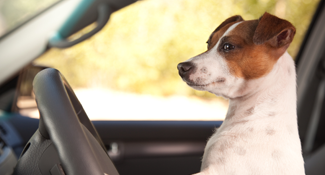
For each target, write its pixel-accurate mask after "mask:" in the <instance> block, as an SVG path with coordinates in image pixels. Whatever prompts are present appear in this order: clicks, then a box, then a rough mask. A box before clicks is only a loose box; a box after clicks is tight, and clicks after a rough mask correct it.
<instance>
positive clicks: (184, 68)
mask: <svg viewBox="0 0 325 175" xmlns="http://www.w3.org/2000/svg"><path fill="white" fill-rule="evenodd" d="M177 69H178V73H179V75H180V76H181V77H185V76H188V75H189V74H191V73H192V72H193V71H194V69H195V65H194V64H193V63H192V62H183V63H179V64H178V65H177Z"/></svg>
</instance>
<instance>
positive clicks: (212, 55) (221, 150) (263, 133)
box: [188, 23, 305, 175]
mask: <svg viewBox="0 0 325 175" xmlns="http://www.w3.org/2000/svg"><path fill="white" fill-rule="evenodd" d="M237 25H238V23H236V24H234V25H233V26H231V27H230V28H229V29H228V30H227V31H226V33H225V34H224V36H225V35H227V34H228V33H229V31H231V30H233V29H234V28H235V27H236V26H237ZM218 44H219V42H218V43H217V44H216V45H215V46H214V48H213V49H211V50H209V51H208V52H205V53H203V54H201V55H198V56H196V57H194V58H192V59H190V60H188V61H191V62H193V63H195V65H196V66H197V67H198V68H197V71H196V72H195V73H193V74H192V75H190V77H189V79H190V80H191V81H193V82H195V84H196V85H195V86H193V85H192V87H193V88H195V89H198V90H206V91H209V92H212V93H214V94H216V95H219V96H224V97H226V98H229V99H230V104H229V110H228V113H227V116H226V119H225V121H224V122H223V124H222V125H221V126H220V128H218V130H217V131H216V132H215V133H214V134H213V136H212V137H211V138H210V139H209V141H208V143H207V145H206V148H205V152H204V156H203V160H202V167H201V172H200V173H198V175H255V174H256V175H304V174H305V172H304V162H303V158H302V154H301V145H300V139H299V135H298V127H297V115H296V74H295V67H294V62H293V59H292V58H291V56H290V55H289V54H288V53H287V52H285V53H284V54H283V55H282V56H281V57H280V58H279V59H278V61H277V62H276V63H275V65H274V66H273V69H272V70H271V72H270V73H268V74H267V75H265V76H263V77H261V78H258V79H253V80H244V79H243V78H237V77H235V76H233V75H232V74H230V72H229V68H228V67H227V64H226V61H225V60H224V58H223V57H222V56H220V55H218V52H217V48H218ZM220 77H222V78H225V80H226V81H224V82H218V80H219V79H220ZM243 89H245V90H244V91H243Z"/></svg>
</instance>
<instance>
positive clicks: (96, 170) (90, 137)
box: [14, 68, 118, 175]
mask: <svg viewBox="0 0 325 175" xmlns="http://www.w3.org/2000/svg"><path fill="white" fill-rule="evenodd" d="M33 88H34V93H35V97H36V102H37V106H38V109H39V111H40V116H41V117H40V122H39V128H38V130H37V131H36V133H35V134H34V136H33V137H32V138H31V140H30V141H29V143H28V144H27V146H26V147H25V149H24V151H23V153H22V155H21V158H20V159H19V162H18V164H17V167H16V169H15V173H14V174H29V173H26V172H27V171H30V172H32V173H33V174H42V175H44V174H52V175H53V174H58V175H60V174H67V175H105V174H107V175H118V172H117V170H116V168H115V166H114V164H113V162H112V161H111V160H110V158H109V156H108V155H107V151H106V148H105V146H104V144H103V142H102V140H101V138H100V137H99V135H98V133H97V131H96V129H95V127H94V125H93V124H92V123H91V121H90V120H89V118H88V116H87V114H86V113H85V111H84V109H83V108H82V106H81V104H80V102H79V100H78V99H77V97H76V95H75V94H74V92H73V90H72V89H71V87H70V85H69V84H68V82H67V81H66V80H65V78H64V77H63V76H62V74H61V73H60V72H59V71H58V70H56V69H52V68H48V69H45V70H43V71H41V72H39V73H38V74H37V75H36V76H35V78H34V82H33ZM40 151H41V153H39V152H40ZM33 154H34V155H33ZM55 157H58V158H57V159H58V160H53V159H55ZM30 159H33V160H30ZM30 161H32V162H36V163H33V165H30V164H31V163H30ZM44 162H45V163H44ZM35 164H36V165H35ZM26 167H34V168H26ZM37 168H38V169H39V171H37ZM35 169H36V170H35Z"/></svg>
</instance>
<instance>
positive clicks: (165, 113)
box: [35, 0, 318, 120]
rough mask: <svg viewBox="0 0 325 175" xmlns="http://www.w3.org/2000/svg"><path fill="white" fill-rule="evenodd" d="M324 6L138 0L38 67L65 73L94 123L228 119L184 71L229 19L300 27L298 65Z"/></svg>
mask: <svg viewBox="0 0 325 175" xmlns="http://www.w3.org/2000/svg"><path fill="white" fill-rule="evenodd" d="M317 4H318V0H308V1H306V0H247V1H238V0H229V1H216V0H205V1H191V0H174V1H166V0H150V1H138V2H136V3H134V4H132V5H130V6H128V7H126V8H124V9H122V10H120V11H118V12H115V13H114V14H113V15H112V16H111V19H110V21H109V24H108V25H107V26H106V27H105V28H104V29H103V30H102V31H100V32H99V33H98V34H96V35H95V36H93V37H92V38H90V39H88V40H87V41H85V42H83V43H81V44H78V45H76V46H74V47H72V48H69V49H63V50H61V49H50V50H49V51H48V52H47V53H45V54H44V55H43V56H41V57H40V58H39V59H37V60H36V61H35V63H36V64H45V65H48V66H52V67H55V68H57V69H58V70H59V71H61V72H62V73H63V75H64V76H65V77H66V79H67V80H68V81H69V82H70V84H71V85H72V87H73V88H74V90H75V92H76V94H77V96H78V97H79V99H80V101H81V103H82V104H83V106H84V108H85V110H86V111H87V113H88V115H89V117H90V118H91V119H93V120H223V119H224V117H225V114H226V111H227V105H228V101H227V100H226V99H223V98H221V97H216V96H215V95H212V94H210V93H208V92H202V91H196V90H193V89H191V88H190V87H188V86H187V85H186V83H184V82H183V81H182V80H181V78H180V77H179V75H178V71H177V69H176V66H177V64H178V63H180V62H182V61H185V60H187V59H189V58H191V57H193V56H195V55H198V54H200V53H202V52H204V51H205V50H206V47H207V46H206V43H205V42H206V41H207V39H208V37H209V36H210V34H211V32H212V31H213V30H214V29H215V28H216V27H217V26H218V25H219V24H220V23H221V22H223V21H224V20H225V19H226V18H228V17H230V16H232V15H236V14H239V15H241V16H242V17H243V18H244V19H245V20H250V19H258V18H259V17H260V16H261V15H263V13H264V12H265V11H267V12H269V13H271V14H274V15H276V16H278V17H280V18H284V19H287V20H289V21H290V22H291V23H292V24H293V25H294V26H295V27H296V28H297V33H296V35H295V38H294V41H293V42H292V44H291V46H290V48H289V49H288V52H289V53H290V54H291V55H292V56H293V58H294V57H295V56H296V55H297V52H298V50H299V47H300V45H301V42H302V40H303V37H304V35H305V33H306V31H307V29H308V26H309V24H310V22H311V20H312V16H313V14H314V11H315V9H316V7H317ZM90 27H91V26H90ZM85 30H86V31H89V29H85ZM82 32H85V31H81V33H82ZM76 35H80V33H79V34H76Z"/></svg>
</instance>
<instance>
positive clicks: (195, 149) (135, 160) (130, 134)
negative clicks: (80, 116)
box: [93, 121, 222, 175]
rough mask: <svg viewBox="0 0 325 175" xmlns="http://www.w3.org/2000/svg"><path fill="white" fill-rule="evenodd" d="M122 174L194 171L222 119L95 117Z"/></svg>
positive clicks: (198, 167)
mask: <svg viewBox="0 0 325 175" xmlns="http://www.w3.org/2000/svg"><path fill="white" fill-rule="evenodd" d="M93 123H94V125H95V126H96V128H97V130H98V133H99V134H100V135H101V137H102V139H103V142H104V144H105V145H106V147H107V148H108V153H109V155H110V157H111V158H112V160H113V161H114V162H115V165H116V168H117V169H118V171H119V172H120V174H121V175H136V174H141V175H149V174H150V175H152V174H155V175H160V174H161V175H164V174H175V175H176V174H178V175H179V174H193V173H197V172H198V171H199V170H200V166H201V158H202V156H203V150H204V147H205V144H206V141H207V139H208V138H209V137H210V136H211V135H212V133H213V131H214V130H215V128H218V127H219V126H220V125H221V123H222V122H221V121H94V122H93Z"/></svg>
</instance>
